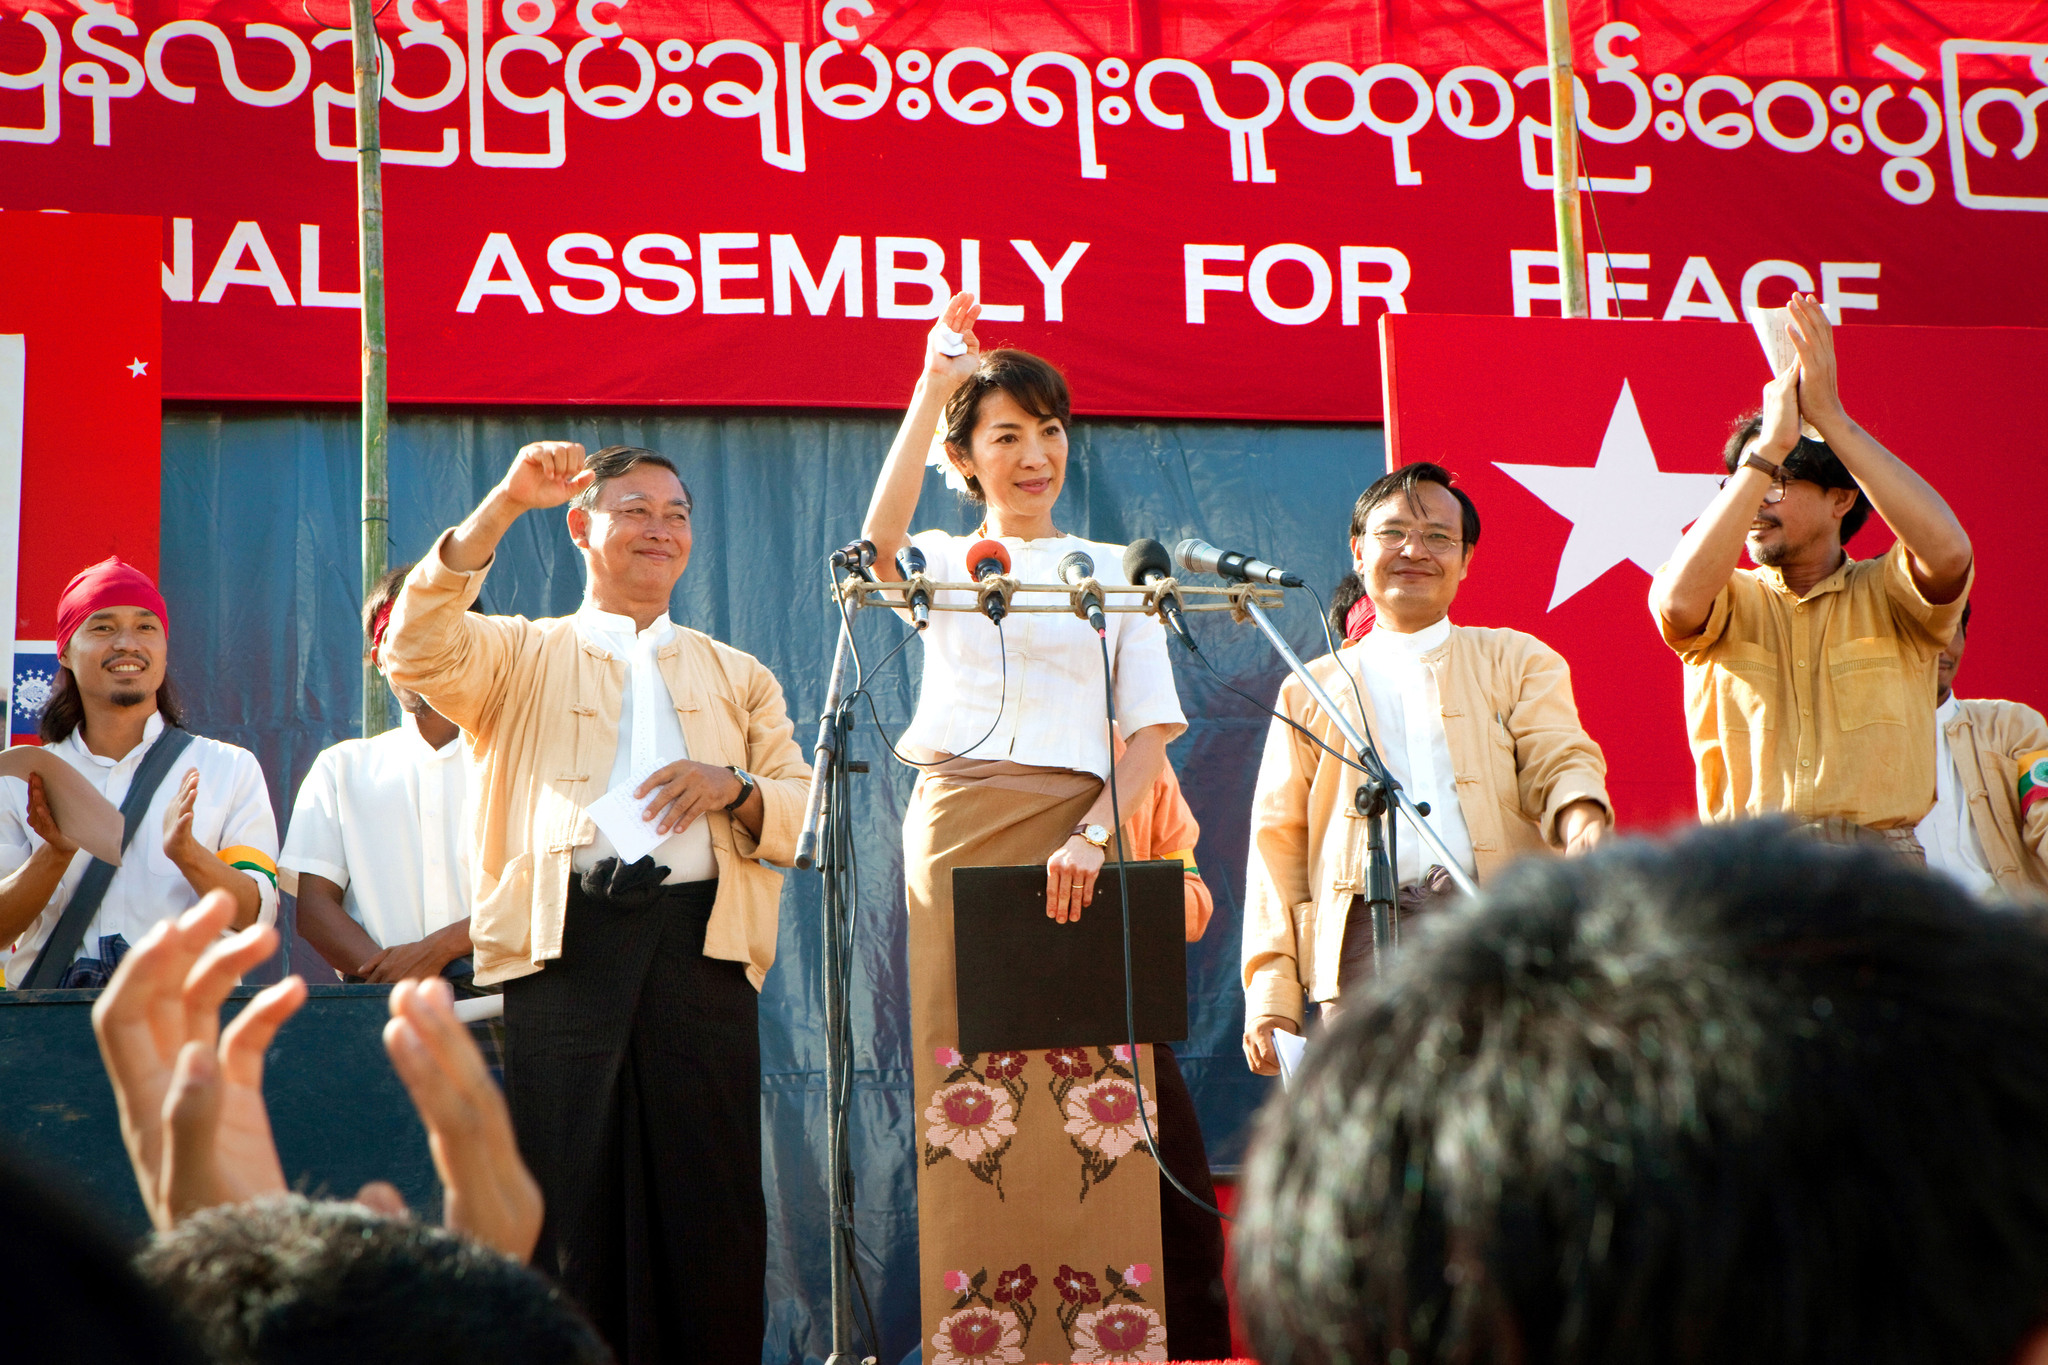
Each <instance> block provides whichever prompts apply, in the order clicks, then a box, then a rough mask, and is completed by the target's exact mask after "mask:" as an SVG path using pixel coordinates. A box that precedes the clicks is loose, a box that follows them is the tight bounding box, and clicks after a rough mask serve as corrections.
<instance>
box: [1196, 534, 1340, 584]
mask: <svg viewBox="0 0 2048 1365" xmlns="http://www.w3.org/2000/svg"><path fill="white" fill-rule="evenodd" d="M1173 557H1174V558H1175V559H1177V560H1179V561H1180V566H1181V567H1182V568H1183V569H1187V570H1189V571H1191V572H1194V573H1212V574H1215V575H1216V576H1217V577H1218V578H1234V579H1236V580H1237V581H1238V582H1240V583H1275V584H1278V585H1279V586H1280V587H1283V588H1301V587H1306V586H1308V585H1307V584H1305V583H1303V582H1302V581H1301V575H1300V574H1292V573H1289V572H1287V570H1285V569H1283V568H1281V567H1280V566H1279V565H1277V564H1268V563H1267V562H1266V561H1265V560H1263V559H1253V558H1252V557H1251V556H1250V555H1247V554H1240V553H1239V552H1238V551H1236V550H1219V549H1217V548H1216V547H1215V546H1214V545H1211V544H1210V543H1209V542H1208V541H1206V540H1195V539H1193V538H1189V539H1187V540H1183V541H1182V542H1181V543H1180V544H1178V545H1176V546H1174V547H1173Z"/></svg>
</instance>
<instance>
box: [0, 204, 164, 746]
mask: <svg viewBox="0 0 2048 1365" xmlns="http://www.w3.org/2000/svg"><path fill="white" fill-rule="evenodd" d="M161 233H162V224H161V223H160V222H159V221H158V220H157V219H155V218H135V217H118V216H113V215H100V214H57V213H0V262H5V265H4V266H0V332H7V333H15V332H19V333H21V334H22V335H23V336H24V337H25V338H26V345H27V350H28V375H27V381H28V382H27V385H26V388H27V393H26V399H27V402H26V410H25V412H24V413H23V421H22V470H21V540H20V546H19V558H18V560H17V563H18V566H19V568H18V573H17V579H16V582H17V587H16V597H15V603H16V607H15V623H14V638H15V657H14V668H13V672H12V674H11V676H10V684H11V686H10V694H9V698H8V700H9V709H10V711H11V717H12V718H11V721H10V724H9V730H10V731H11V732H12V733H13V735H14V738H15V740H16V741H17V742H20V741H23V740H27V741H31V742H32V741H33V740H34V738H35V733H34V732H35V723H36V718H37V716H38V715H39V714H40V711H41V704H42V698H43V697H44V696H46V695H47V692H46V689H47V687H48V685H49V682H50V679H51V678H52V677H53V676H54V674H55V662H54V658H53V657H52V655H51V653H50V650H51V645H50V641H51V639H52V638H53V637H54V636H55V635H56V632H57V594H58V593H60V592H62V591H63V589H64V585H65V584H66V583H67V582H69V581H70V579H71V576H72V575H73V574H75V573H77V572H78V571H79V570H80V569H82V568H84V567H85V566H86V565H88V564H91V563H94V562H96V561H98V560H102V559H105V558H106V557H107V556H108V555H111V554H118V555H120V556H121V558H123V559H125V560H127V561H128V562H129V563H131V564H133V565H135V566H136V567H137V568H139V569H141V570H142V571H143V572H145V573H148V574H150V575H152V576H154V575H155V574H156V571H157V528H158V517H159V511H160V504H161V496H162V494H161V442H162V433H163V402H162V379H161V373H162V368H163V366H162V354H163V349H162V323H161V318H162V299H163V290H162V287H161V282H160V274H161V268H160V266H159V264H158V240H159V237H160V235H161ZM0 552H4V553H15V549H14V547H5V548H4V550H0Z"/></svg>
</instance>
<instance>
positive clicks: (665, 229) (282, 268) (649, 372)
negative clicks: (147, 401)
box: [0, 0, 2048, 420]
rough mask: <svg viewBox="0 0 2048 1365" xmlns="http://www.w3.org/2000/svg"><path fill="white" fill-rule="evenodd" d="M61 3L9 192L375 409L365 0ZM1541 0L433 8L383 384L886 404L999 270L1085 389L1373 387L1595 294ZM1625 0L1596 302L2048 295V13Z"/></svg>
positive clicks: (1591, 218) (204, 330) (299, 377)
mask: <svg viewBox="0 0 2048 1365" xmlns="http://www.w3.org/2000/svg"><path fill="white" fill-rule="evenodd" d="M24 2H25V0H0V145H4V153H0V155H4V166H5V174H4V175H0V207H5V208H8V209H48V208H61V209H68V210H75V211H83V210H92V211H107V212H140V213H148V214H160V215H162V216H163V217H164V219H165V227H164V242H163V259H164V262H165V264H164V271H163V288H164V294H165V297H166V300H167V304H166V310H165V335H166V343H167V348H168V355H167V359H166V365H167V373H166V375H165V392H166V395H167V396H170V397H180V398H200V397H205V398H285V399H346V398H349V397H351V396H352V395H353V394H354V392H355V390H356V373H357V356H358V339H357V318H356V311H355V294H354V291H355V289H356V265H355V253H356V247H355V232H354V165H353V152H352V150H351V148H352V137H353V134H352V126H353V125H352V117H351V108H352V98H353V97H352V94H351V93H350V91H351V77H350V56H349V40H348V35H347V33H346V31H345V30H344V29H340V28H322V27H320V26H319V24H320V23H340V22H342V20H343V19H344V17H345V12H344V10H343V8H342V6H340V5H339V4H338V3H336V0H322V3H320V4H316V5H311V6H310V7H302V6H300V5H298V4H285V3H280V2H279V0H229V3H225V4H219V5H207V4H205V3H203V2H202V3H188V2H185V0H180V2H179V3H167V2H165V0H136V2H135V3H133V4H132V5H123V6H117V5H111V4H106V3H102V2H101V0H80V3H83V4H84V8H83V9H79V8H75V7H74V6H73V5H72V4H71V3H70V0H26V3H27V4H28V5H29V8H26V9H24V8H23V5H24ZM1539 8H1540V7H1539V6H1538V5H1537V4H1535V3H1533V0H1530V2H1527V3H1523V2H1519V0H1518V3H1515V4H1508V5H1500V6H1494V7H1490V8H1488V9H1484V10H1481V9H1477V8H1474V9H1471V10H1469V11H1466V12H1464V16H1465V17H1462V18H1460V19H1458V20H1457V21H1455V22H1453V21H1450V20H1443V21H1439V22H1436V23H1434V24H1429V25H1418V24H1417V23H1416V22H1415V21H1413V20H1412V19H1410V18H1406V17H1402V16H1407V15H1408V14H1409V13H1410V10H1409V7H1405V6H1385V7H1382V6H1377V5H1340V4H1330V5H1322V6H1313V7H1306V8H1301V9H1295V8H1290V9H1288V10H1286V11H1284V12H1281V13H1282V15H1283V17H1279V18H1274V17H1269V12H1268V11H1267V10H1266V9H1265V8H1264V7H1263V6H1261V5H1253V4H1249V3H1243V0H1238V2H1237V3H1209V4H1200V5H1198V4H1173V3H1158V4H1151V5H1140V6H1134V7H1132V8H1131V9H1130V10H1128V11H1126V10H1124V9H1121V8H1118V9H1116V11H1115V13H1114V14H1110V13H1109V12H1107V11H1102V10H1098V9H1096V8H1093V7H1087V8H1083V7H1078V6H1077V7H1073V8H1071V9H1069V8H1066V7H1058V6H1052V5H1042V6H1029V7H1010V6H997V5H993V4H986V3H984V4H945V3H938V4H933V3H926V4H917V5H912V6H908V7H905V8H902V9H899V10H893V11H892V10H885V9H878V8H876V7H875V6H874V5H872V4H871V3H870V0H832V3H828V4H825V5H823V6H820V7H816V8H813V7H808V6H791V5H783V6H775V5H769V6H765V7H763V6H752V5H741V4H737V3H723V2H721V0H714V3H710V4H705V5H688V6H686V5H683V4H680V3H676V2H675V0H632V3H631V4H628V5H624V6H619V5H615V4H613V3H611V0H580V2H579V3H577V4H574V5H571V4H570V3H569V2H568V0H461V3H457V2H456V0H397V3H394V4H391V5H388V6H386V7H385V9H384V11H383V13H382V19H381V21H380V23H381V27H380V33H381V35H382V37H383V39H384V42H385V44H386V49H387V52H388V53H389V57H388V59H387V60H388V66H387V70H388V72H389V80H388V82H387V85H386V89H385V97H384V103H383V105H382V111H383V112H382V120H383V140H384V144H385V146H386V148H387V149H388V150H387V169H386V171H385V177H384V183H385V194H386V202H387V217H386V226H387V232H388V238H387V258H388V262H389V290H390V305H389V311H390V329H391V378H392V385H393V394H394V396H395V397H396V398H398V399H400V400H403V401H451V402H454V401H459V402H563V401H570V402H647V403H706V404H783V403H789V404H803V405H813V406H817V405H828V406H881V407H888V406H893V405H896V404H898V403H900V402H901V401H902V400H903V398H904V396H905V392H906V388H907V383H906V381H907V379H908V377H909V372H910V368H911V365H912V363H913V360H914V357H915V355H916V352H917V347H918V337H919V334H920V333H921V332H922V331H923V329H924V328H925V327H926V326H927V325H928V323H927V322H926V321H925V319H927V318H929V317H930V316H931V315H932V314H933V312H934V311H935V306H936V302H937V301H938V300H939V299H941V298H943V296H944V295H946V294H947V293H949V292H950V291H952V290H954V289H956V288H960V287H963V286H970V287H971V286H978V292H980V293H981V294H983V295H984V297H985V298H986V299H987V300H988V301H989V302H990V304H991V305H992V306H991V308H990V310H989V313H988V315H987V318H986V320H985V321H984V324H983V327H982V334H983V338H984V340H985V341H988V342H1011V343H1015V344H1018V345H1023V346H1027V347H1030V348H1032V349H1034V350H1039V351H1042V352H1043V353H1045V354H1047V355H1049V356H1051V357H1053V358H1054V359H1056V360H1058V361H1059V362H1061V363H1062V364H1063V365H1065V366H1066V367H1067V368H1068V370H1069V371H1070V372H1071V374H1072V376H1073V378H1074V381H1075V388H1076V396H1077V400H1078V403H1079V406H1080V407H1081V408H1082V409H1083V410H1084V411H1088V412H1092V413H1125V414H1140V415H1153V416H1207V417H1235V418H1254V419H1264V418H1305V419H1347V420H1348V419H1370V418H1375V417H1377V416H1379V415H1380V397H1379V392H1378V386H1377V385H1376V384H1375V383H1374V382H1373V375H1374V373H1375V365H1376V362H1377V358H1378V357H1377V338H1376V334H1375V327H1374V323H1375V321H1376V319H1377V318H1378V317H1379V316H1380V315H1381V314H1382V313H1384V312H1387V311H1389V310H1392V311H1395V312H1401V311H1409V312H1460V313H1494V314H1503V315H1511V314H1529V313H1535V314H1541V313H1544V312H1553V313H1554V312H1555V311H1556V307H1557V305H1556V303H1555V301H1554V298H1555V295H1556V292H1557V286H1556V269H1555V265H1554V262H1553V260H1552V258H1551V253H1550V248H1551V246H1552V242H1553V238H1552V229H1551V218H1550V212H1551V210H1550V190H1549V165H1550V132H1549V128H1548V112H1547V94H1546V88H1545V83H1544V80H1543V77H1542V72H1541V69H1540V68H1539V67H1538V66H1537V65H1536V64H1537V63H1538V62H1539V61H1540V60H1541V45H1540V42H1539V41H1538V38H1537V36H1536V35H1538V34H1540V31H1541V30H1540V23H1539V21H1538V13H1539ZM1580 8H1581V9H1582V10H1588V11H1590V9H1591V7H1589V6H1580ZM1607 13H1608V11H1607V10H1606V9H1604V8H1603V9H1602V11H1601V13H1600V14H1598V15H1595V14H1592V13H1590V12H1588V13H1582V14H1581V15H1579V16H1578V20H1579V22H1578V33H1577V42H1578V56H1579V63H1580V70H1581V84H1582V86H1583V89H1584V93H1585V99H1584V102H1583V104H1582V105H1581V114H1580V121H1579V131H1580V138H1581V141H1582V143H1583V146H1584V151H1585V153H1586V156H1585V166H1586V170H1587V172H1588V175H1589V176H1590V179H1589V181H1588V182H1587V183H1588V187H1589V188H1590V189H1591V190H1592V191H1593V195H1592V197H1591V199H1590V200H1589V202H1588V212H1587V214H1586V227H1587V236H1588V241H1589V245H1590V246H1591V247H1592V248H1593V249H1594V251H1595V255H1594V257H1593V271H1594V276H1595V278H1594V280H1593V291H1592V292H1593V294H1594V296H1595V298H1596V300H1598V301H1599V302H1600V306H1601V307H1602V309H1603V311H1605V312H1606V313H1608V314H1609V315H1616V314H1618V315H1621V316H1626V317H1631V318H1667V319H1679V318H1704V319H1719V320H1722V321H1724V322H1726V321H1730V320H1734V319H1738V318H1739V317H1740V316H1741V314H1742V311H1743V310H1744V308H1745V307H1746V306H1747V305H1748V304H1749V303H1751V302H1752V301H1753V300H1755V299H1757V298H1763V299H1765V300H1767V301H1777V300H1778V299H1779V298H1780V297H1781V296H1782V295H1783V294H1784V293H1785V292H1787V291H1788V290H1789V289H1791V288H1793V287H1795V286H1797V287H1800V288H1811V289H1812V290H1813V291H1814V292H1816V293H1819V294H1821V295H1822V296H1823V297H1824V298H1825V299H1827V300H1829V301H1831V302H1832V303H1833V304H1834V305H1835V306H1836V308H1837V309H1838V311H1840V312H1841V313H1842V315H1843V316H1844V317H1845V318H1846V319H1847V320H1849V321H1852V322H1858V323H1861V322H1880V323H1912V324H1928V323H1943V324H1972V325H1983V324H2024V323H2036V322H2039V321H2041V320H2043V319H2044V318H2048V276H2044V275H2043V273H2042V272H2041V271H2040V270H2039V269H2038V268H2036V265H2037V263H2038V261H2039V260H2040V258H2041V256H2042V253H2043V251H2044V249H2048V216H2044V210H2048V147H2044V146H2042V145H2041V139H2040V138H2039V136H2038V133H2039V124H2040V121H2041V116H2042V113H2043V107H2042V106H2043V104H2044V101H2048V6H2040V5H2027V4H2008V5H1991V6H1986V5H1982V4H1971V3H1964V0H1928V3H1925V4H1916V5H1906V4H1903V3H1892V2H1891V0H1871V2H1870V3H1867V4H1864V3H1859V4H1853V5H1852V4H1848V3H1846V0H1842V3H1837V4H1833V5H1830V4H1826V3H1823V2H1822V0H1776V2H1775V3H1768V4H1765V5H1763V6H1762V7H1760V8H1759V7H1757V6H1755V5H1754V4H1752V3H1750V0H1742V2H1741V3H1739V4H1735V3H1722V2H1721V0H1713V2H1712V3H1707V2H1705V0H1693V2H1692V3H1688V4H1681V5H1677V6H1674V7H1672V8H1671V10H1670V11H1669V12H1667V11H1666V10H1665V9H1664V8H1662V7H1655V8H1653V7H1643V9H1642V12H1641V15H1638V16H1637V19H1638V22H1635V23H1631V22H1621V21H1616V22H1605V23H1601V22H1596V21H1597V20H1598V19H1600V18H1604V17H1605V16H1606V14H1607ZM1631 13H1634V11H1633V10H1631ZM1653 15H1654V16H1659V17H1657V18H1656V19H1655V22H1652V21H1651V18H1650V17H1648V16H1653ZM309 16H310V17H312V18H313V19H315V20H317V22H309ZM1729 330H1730V332H1731V335H1733V334H1734V329H1733V328H1730V329H1729Z"/></svg>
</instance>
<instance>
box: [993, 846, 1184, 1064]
mask: <svg viewBox="0 0 2048 1365" xmlns="http://www.w3.org/2000/svg"><path fill="white" fill-rule="evenodd" d="M1125 871H1126V873H1127V874H1128V876H1129V879H1130V886H1131V980H1132V992H1131V999H1132V1003H1133V1005H1134V1007H1135V1012H1136V1015H1137V1025H1138V1039H1137V1040H1138V1041H1139V1042H1141V1043H1175V1042H1179V1041H1180V1040H1181V1039H1183V1038H1185V1037H1187V1036H1188V946H1187V928H1186V924H1187V919H1186V911H1185V909H1184V907H1185V904H1186V893H1185V892H1184V890H1183V889H1182V888H1183V886H1184V882H1183V879H1182V878H1183V869H1182V867H1181V865H1180V864H1179V863H1177V862H1150V863H1127V864H1125ZM1122 906H1123V899H1122V892H1121V890H1120V889H1119V887H1118V884H1117V875H1116V866H1115V864H1113V863H1112V864H1108V865H1105V866H1104V867H1103V869H1102V874H1101V875H1100V876H1098V877H1097V878H1096V879H1095V901H1094V903H1093V904H1092V905H1090V906H1088V907H1087V908H1086V909H1085V910H1083V911H1082V912H1081V918H1080V919H1079V920H1077V921H1075V922H1073V923H1069V924H1061V923H1059V922H1057V921H1055V920H1052V919H1049V918H1047V917H1046V913H1045V865H1044V864H1043V863H1032V864H1028V865H1026V866H1023V867H956V868H954V869H953V952H954V969H955V971H956V972H957V973H958V983H959V999H960V1041H959V1044H958V1046H959V1048H960V1050H961V1051H962V1052H997V1051H1024V1050H1027V1049H1031V1048H1042V1047H1106V1046H1108V1045H1110V1044H1113V1043H1120V1042H1125V1041H1127V1040H1128V1038H1129V1034H1128V1033H1127V1032H1126V1030H1125V1024H1124V926H1123V913H1122Z"/></svg>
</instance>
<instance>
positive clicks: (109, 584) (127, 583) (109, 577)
mask: <svg viewBox="0 0 2048 1365" xmlns="http://www.w3.org/2000/svg"><path fill="white" fill-rule="evenodd" d="M108 607H143V608H146V609H147V610H149V611H153V612H155V613H156V619H157V620H159V621H161V622H163V624H164V631H165V633H166V634H168V633H169V631H170V628H171V614H170V611H169V610H168V609H167V608H165V606H164V597H163V594H162V593H160V592H158V591H157V590H156V584H154V583H152V582H150V579H149V575H148V574H146V573H144V572H142V570H140V569H137V568H135V567H133V566H132V565H128V564H123V563H122V562H121V558H120V556H119V555H109V556H107V557H106V558H105V559H103V560H101V561H100V562H99V563H97V564H95V565H93V566H92V567H91V568H89V569H86V570H84V571H83V572H81V573H80V574H79V575H78V577H76V578H74V579H72V580H71V581H70V582H69V583H67V584H65V585H64V592H63V594H62V595H61V596H60V597H58V599H57V653H58V654H59V655H61V654H63V653H64V646H66V645H68V644H70V643H71V636H72V633H73V632H75V631H76V630H77V629H78V628H79V627H80V626H82V625H84V624H85V622H86V618H87V617H89V616H91V615H92V614H93V613H94V612H96V611H105V610H106V609H107V608H108Z"/></svg>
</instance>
